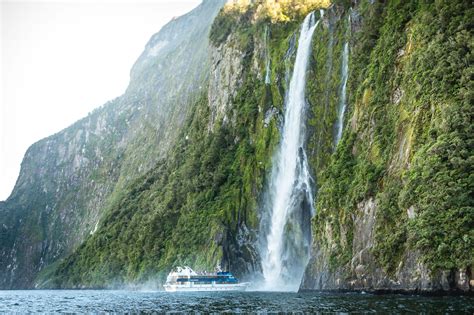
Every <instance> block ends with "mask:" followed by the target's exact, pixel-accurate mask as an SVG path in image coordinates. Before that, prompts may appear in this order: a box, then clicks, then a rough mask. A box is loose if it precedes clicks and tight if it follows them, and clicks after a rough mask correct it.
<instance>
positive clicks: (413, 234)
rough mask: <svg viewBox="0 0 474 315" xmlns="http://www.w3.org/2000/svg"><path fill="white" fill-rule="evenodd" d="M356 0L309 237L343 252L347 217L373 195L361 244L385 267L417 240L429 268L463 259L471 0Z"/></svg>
mask: <svg viewBox="0 0 474 315" xmlns="http://www.w3.org/2000/svg"><path fill="white" fill-rule="evenodd" d="M360 12H361V13H362V16H364V20H363V23H362V26H361V31H359V32H358V33H357V34H356V37H355V38H354V39H353V40H352V42H353V48H352V50H351V58H350V60H351V62H350V78H349V83H348V84H349V88H348V91H350V92H349V93H350V95H349V97H350V101H349V104H351V105H350V107H349V110H350V112H349V114H348V115H347V116H346V117H347V120H346V129H345V133H344V137H343V139H342V141H341V143H340V144H339V145H338V147H337V151H336V152H335V154H334V155H333V156H331V157H330V162H329V166H328V168H327V169H326V170H325V171H324V172H323V174H321V176H320V177H319V178H318V182H319V184H320V190H319V196H318V202H317V208H318V211H319V212H318V214H317V216H316V218H315V220H314V224H313V228H314V231H315V241H317V242H322V243H323V244H324V246H325V248H326V250H327V251H328V252H329V253H330V254H329V255H330V257H331V266H332V267H333V268H336V267H341V266H344V265H345V264H347V263H348V262H349V259H350V258H351V257H352V256H353V254H355V253H352V242H351V238H352V232H351V231H353V229H354V227H353V224H354V222H353V219H352V218H353V216H354V215H358V210H357V208H358V204H359V203H360V202H361V201H364V200H368V199H369V198H371V197H372V198H374V199H375V201H376V204H377V209H378V210H377V216H376V226H375V247H374V248H373V250H372V253H373V254H374V256H375V258H376V260H377V263H378V264H379V265H381V266H382V267H383V268H384V269H385V270H386V271H387V272H388V273H389V274H393V273H394V272H395V271H396V270H397V267H398V266H399V263H400V261H401V259H402V258H403V257H404V255H405V253H406V251H407V250H419V252H420V253H421V259H422V260H423V262H424V263H426V264H427V266H428V267H429V269H430V270H432V271H436V270H440V269H441V270H450V269H454V268H466V267H469V266H472V265H473V264H474V250H473V248H474V233H473V231H472V226H474V208H473V206H474V200H473V196H472V191H473V177H472V173H473V171H472V170H473V161H474V160H473V158H472V157H473V151H472V150H473V149H472V148H473V147H474V146H473V127H472V117H473V115H472V114H473V109H472V73H473V68H472V54H471V51H472V34H470V33H469V32H468V30H469V29H470V28H472V19H471V17H472V14H473V13H474V12H473V8H472V6H470V5H469V4H468V3H467V2H465V1H449V2H448V1H436V2H434V3H431V2H420V3H414V2H405V1H392V2H389V3H388V4H387V5H383V4H380V3H378V2H376V3H375V4H373V5H371V4H369V3H368V2H363V3H362V4H361V6H360ZM409 209H410V210H409ZM408 211H412V212H414V218H409V217H408V214H407V212H408ZM328 228H329V229H330V231H331V233H332V234H327V232H326V231H327V229H328Z"/></svg>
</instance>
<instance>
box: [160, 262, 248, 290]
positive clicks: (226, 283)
mask: <svg viewBox="0 0 474 315" xmlns="http://www.w3.org/2000/svg"><path fill="white" fill-rule="evenodd" d="M249 284H250V283H249V282H239V280H237V278H235V277H234V276H233V275H232V273H230V272H227V271H220V270H219V271H217V272H213V273H207V272H200V273H196V272H195V271H194V270H192V269H191V268H189V267H187V266H185V267H183V268H182V267H178V268H176V270H174V271H171V272H170V273H169V274H168V277H167V278H166V283H165V284H164V285H163V287H164V288H165V290H166V291H168V292H191V291H245V290H246V289H247V287H248V286H249Z"/></svg>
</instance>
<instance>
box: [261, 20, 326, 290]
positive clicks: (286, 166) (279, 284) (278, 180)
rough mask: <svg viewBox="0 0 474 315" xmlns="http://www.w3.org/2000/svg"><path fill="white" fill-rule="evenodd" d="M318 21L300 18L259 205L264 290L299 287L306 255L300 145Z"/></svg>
mask: <svg viewBox="0 0 474 315" xmlns="http://www.w3.org/2000/svg"><path fill="white" fill-rule="evenodd" d="M322 13H323V12H322V11H321V15H322ZM318 24H319V20H318V21H317V22H316V21H315V15H314V12H312V13H310V14H309V15H308V16H306V18H305V19H304V22H303V24H302V26H301V31H300V37H299V42H298V49H297V52H296V59H295V63H294V68H293V74H292V77H291V81H290V86H289V90H288V93H287V96H286V100H285V116H284V125H283V129H282V131H281V140H280V145H279V147H278V149H277V152H276V155H275V156H274V160H273V168H272V174H271V179H270V185H269V192H268V194H269V197H268V199H267V200H268V201H267V204H265V205H264V207H265V208H266V209H267V211H270V218H271V219H270V222H269V223H270V226H269V229H268V234H267V235H266V240H265V242H264V244H265V245H266V246H264V248H262V257H263V259H262V269H263V276H264V278H265V283H264V285H263V289H264V290H277V291H296V290H298V287H299V284H300V282H301V278H302V276H303V272H304V268H305V267H306V264H307V262H308V259H309V248H310V243H311V231H310V227H309V221H310V218H311V215H312V214H313V212H314V209H313V193H312V191H311V183H310V181H311V176H310V172H309V166H308V162H307V159H306V153H305V150H304V141H305V108H306V99H305V87H306V71H307V66H308V59H309V55H310V53H311V41H312V37H313V33H314V31H315V29H316V27H317V26H318ZM305 223H306V225H305Z"/></svg>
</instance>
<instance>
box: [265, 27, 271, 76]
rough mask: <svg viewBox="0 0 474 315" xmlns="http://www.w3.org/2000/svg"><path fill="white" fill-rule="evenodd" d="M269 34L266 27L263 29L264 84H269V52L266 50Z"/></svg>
mask: <svg viewBox="0 0 474 315" xmlns="http://www.w3.org/2000/svg"><path fill="white" fill-rule="evenodd" d="M269 36H270V32H269V30H268V27H265V84H267V85H268V84H270V83H271V81H270V75H271V73H270V50H269V49H268V37H269Z"/></svg>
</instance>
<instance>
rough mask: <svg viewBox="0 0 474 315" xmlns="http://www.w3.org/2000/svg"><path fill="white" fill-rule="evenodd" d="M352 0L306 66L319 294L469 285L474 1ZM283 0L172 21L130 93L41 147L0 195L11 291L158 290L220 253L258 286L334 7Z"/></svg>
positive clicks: (340, 8) (305, 284)
mask: <svg viewBox="0 0 474 315" xmlns="http://www.w3.org/2000/svg"><path fill="white" fill-rule="evenodd" d="M334 2H335V3H334V5H333V6H331V7H330V8H329V9H327V10H325V12H324V17H323V18H322V20H321V23H319V25H318V28H317V29H316V31H315V33H314V36H313V42H312V53H311V56H310V60H309V66H308V72H307V85H306V98H307V100H306V103H307V104H306V105H307V108H306V112H307V115H308V116H307V117H306V121H305V128H306V136H307V139H306V141H305V148H304V149H305V151H306V153H307V159H308V163H309V165H310V168H311V173H312V174H311V175H312V178H313V179H314V183H312V184H314V187H313V188H314V189H313V191H315V192H316V193H315V196H314V200H315V209H316V214H315V216H314V218H313V219H312V221H311V230H312V245H313V248H312V254H311V259H310V262H309V264H308V266H307V268H306V272H305V275H304V277H303V280H302V283H301V289H303V290H315V289H316V290H321V289H323V290H324V289H329V290H332V289H354V290H427V291H433V290H438V289H439V290H455V289H459V290H463V291H469V290H471V289H472V284H473V283H472V279H473V278H472V277H473V270H472V268H473V267H472V266H473V264H474V262H473V258H474V252H473V248H474V234H473V231H472V226H473V225H474V210H473V199H472V191H473V184H472V183H473V182H474V181H473V180H472V175H471V174H472V173H473V172H472V166H473V161H472V147H473V138H472V135H473V130H472V123H471V122H472V114H473V110H472V105H471V103H472V93H471V91H472V86H471V85H472V83H471V82H472V78H471V77H472V56H471V51H472V40H471V39H472V34H470V33H469V31H468V30H469V29H470V28H472V25H471V22H470V20H469V16H472V13H473V12H472V10H473V9H472V8H470V6H469V5H467V4H466V3H465V1H454V2H453V1H450V2H449V3H447V2H446V3H445V2H442V1H438V2H436V3H411V2H403V1H399V2H396V1H391V2H389V3H385V2H383V3H382V2H377V1H353V3H352V8H350V7H351V5H350V3H349V1H334ZM271 3H273V2H271V1H264V2H262V3H253V4H249V5H247V6H246V7H245V6H243V7H239V5H237V6H235V7H234V8H232V7H227V8H226V9H224V10H222V11H221V12H220V13H219V14H218V15H217V16H216V18H215V20H214V21H212V19H214V16H215V15H216V14H217V11H218V9H219V7H220V6H221V5H222V2H221V3H217V2H213V1H205V2H204V4H203V5H201V6H200V7H199V8H198V9H196V10H194V11H193V12H191V13H190V14H188V15H186V16H184V17H182V18H179V19H176V20H174V21H172V22H170V24H169V25H167V26H166V27H164V28H163V30H162V31H160V32H159V33H158V34H156V35H155V36H153V37H152V39H151V40H150V42H149V43H148V44H147V46H146V49H145V52H144V53H143V54H142V55H141V56H140V58H139V59H138V61H137V62H136V64H135V65H134V67H133V69H132V73H131V83H130V86H129V88H128V89H127V92H126V93H125V94H124V95H123V96H121V97H119V98H118V99H116V100H114V101H112V102H111V103H109V104H107V105H105V106H104V107H102V108H101V109H99V110H97V111H96V112H94V113H92V114H91V115H90V116H89V117H86V118H84V119H83V120H81V121H79V122H78V123H76V124H75V125H73V126H71V127H70V128H68V129H66V130H64V131H62V132H61V133H59V134H57V135H54V136H52V137H50V138H48V139H45V140H43V141H41V142H39V143H37V144H35V145H33V146H32V148H30V150H29V152H28V153H27V155H26V156H25V161H24V162H23V166H22V173H21V175H20V178H19V180H18V183H17V187H16V188H15V191H14V193H13V194H12V196H11V197H10V198H9V199H8V200H7V201H6V202H4V203H0V211H1V212H2V214H5V215H2V216H1V217H0V229H1V230H0V233H1V234H0V235H1V236H2V237H1V239H0V240H1V242H0V245H1V247H0V254H1V256H0V257H2V260H1V261H0V268H1V269H0V270H2V271H3V270H5V274H7V275H8V276H7V277H5V278H4V279H0V281H4V282H3V283H0V285H1V286H3V287H27V286H32V285H33V283H34V281H33V280H34V279H35V277H36V275H37V274H38V272H39V271H41V273H40V277H39V278H37V283H38V284H40V285H41V286H46V287H62V288H65V287H75V288H77V287H107V286H109V285H111V284H118V285H123V284H130V283H142V282H144V281H153V283H154V284H155V285H156V284H159V282H160V281H161V280H163V278H164V277H165V275H166V274H167V273H168V271H169V269H170V268H172V267H174V266H176V265H183V264H186V265H191V266H194V267H195V268H197V269H205V270H211V269H212V268H214V267H215V265H216V264H217V263H220V264H221V265H223V266H225V267H229V268H230V269H231V270H232V271H233V272H234V273H235V274H237V275H238V276H241V277H250V276H253V280H252V281H255V279H258V277H259V276H260V275H261V259H262V258H261V257H260V254H259V252H260V250H259V247H260V246H262V245H263V243H264V241H265V240H263V239H262V235H266V232H267V230H268V229H269V223H270V219H269V215H270V211H269V209H265V207H264V206H263V205H264V204H265V200H264V198H265V191H266V190H267V189H268V185H269V177H270V176H269V175H270V172H271V169H272V161H273V160H272V156H273V154H274V152H275V148H276V146H277V145H278V143H279V141H280V132H281V128H282V122H283V112H284V100H285V97H287V91H288V85H289V81H290V78H291V73H292V69H293V64H294V60H295V54H296V50H297V42H298V34H299V27H300V25H301V22H302V20H303V18H304V16H305V15H306V14H307V13H308V12H309V11H312V10H315V9H318V8H319V7H321V6H325V5H327V3H326V1H313V0H306V1H302V4H304V5H301V6H298V9H294V8H293V7H291V6H289V7H288V8H286V9H285V10H289V11H283V12H280V13H281V14H276V15H275V11H274V10H267V9H268V8H270V9H271V6H270V7H268V5H269V4H271ZM265 10H267V11H265ZM266 14H267V15H266ZM317 17H319V14H318V13H317ZM211 23H212V27H211ZM209 29H210V33H209V37H208V31H209ZM208 38H209V40H208ZM1 220H3V221H1ZM304 221H305V222H302V224H310V222H309V220H307V218H305V220H304ZM69 231H77V232H74V233H71V232H69ZM291 232H292V231H291V230H288V231H287V233H288V237H291ZM46 266H49V267H48V268H46ZM45 268H46V269H45ZM470 281H471V282H470Z"/></svg>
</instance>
